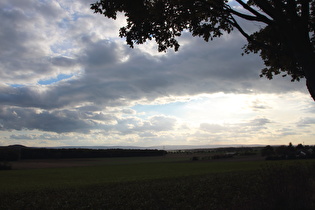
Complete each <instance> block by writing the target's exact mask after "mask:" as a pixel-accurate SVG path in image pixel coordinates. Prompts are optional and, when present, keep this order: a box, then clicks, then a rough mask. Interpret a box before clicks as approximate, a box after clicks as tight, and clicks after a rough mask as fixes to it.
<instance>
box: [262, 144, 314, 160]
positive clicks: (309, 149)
mask: <svg viewBox="0 0 315 210" xmlns="http://www.w3.org/2000/svg"><path fill="white" fill-rule="evenodd" d="M261 155H262V156H264V157H266V160H284V159H309V158H315V146H309V145H302V144H298V145H297V146H293V145H292V143H289V145H288V146H285V145H282V146H270V145H268V146H266V147H264V148H263V149H262V150H261Z"/></svg>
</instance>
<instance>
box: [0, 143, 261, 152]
mask: <svg viewBox="0 0 315 210" xmlns="http://www.w3.org/2000/svg"><path fill="white" fill-rule="evenodd" d="M264 146H266V145H263V144H248V145H247V144H215V145H161V146H149V147H140V146H59V147H27V146H24V145H20V144H15V145H9V146H7V147H9V148H15V149H22V148H49V149H76V148H77V149H80V148H82V149H138V150H146V149H148V150H151V149H157V150H166V151H171V150H192V149H194V150H195V149H215V148H227V147H264ZM1 147H5V146H1Z"/></svg>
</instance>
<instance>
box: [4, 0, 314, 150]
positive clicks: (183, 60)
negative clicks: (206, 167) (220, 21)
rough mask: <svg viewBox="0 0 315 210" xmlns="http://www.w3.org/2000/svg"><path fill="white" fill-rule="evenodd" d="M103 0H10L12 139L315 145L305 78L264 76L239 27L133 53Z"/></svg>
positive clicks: (7, 104) (7, 53)
mask: <svg viewBox="0 0 315 210" xmlns="http://www.w3.org/2000/svg"><path fill="white" fill-rule="evenodd" d="M94 2H95V0H75V1H74V0H23V1H21V0H0V20H1V21H0V28H1V30H0V46H1V50H0V77H1V83H0V145H11V144H23V145H27V146H39V147H42V146H83V145H93V146H94V145H104V146H105V145H128V146H156V145H217V144H241V145H246V144H288V143H289V142H292V143H293V144H298V143H304V144H314V136H315V103H314V101H313V100H312V99H311V97H310V96H309V94H308V92H307V90H306V87H305V81H304V80H302V81H301V82H295V83H291V82H290V80H289V78H282V77H281V76H280V77H277V78H275V79H274V80H267V79H265V78H260V77H259V74H260V69H262V68H263V64H262V61H261V60H260V58H259V56H258V55H245V56H242V55H241V54H242V49H241V48H242V47H243V45H244V44H245V43H246V42H245V40H244V38H243V37H242V36H240V35H239V34H238V33H237V32H235V33H231V34H229V35H224V36H223V37H222V38H220V39H217V40H214V41H212V42H209V43H206V42H204V41H203V40H202V39H200V38H196V37H195V38H193V37H192V36H191V35H190V34H189V33H184V34H183V35H182V36H181V37H180V39H179V42H180V44H181V47H180V50H179V52H176V53H175V52H174V51H173V50H169V51H168V52H167V53H158V52H157V48H156V45H155V43H153V42H149V43H146V44H144V45H141V46H136V47H135V48H134V49H130V48H129V47H128V46H127V45H126V44H125V40H124V39H121V38H119V36H118V30H119V28H120V27H121V26H123V25H124V17H123V16H122V15H120V16H119V18H118V19H117V20H116V21H113V20H109V19H105V18H103V17H102V16H101V15H99V14H93V11H92V10H90V9H89V7H90V4H91V3H94ZM244 27H245V28H246V29H248V30H253V29H255V28H257V27H259V26H258V25H257V24H255V23H249V24H245V25H244Z"/></svg>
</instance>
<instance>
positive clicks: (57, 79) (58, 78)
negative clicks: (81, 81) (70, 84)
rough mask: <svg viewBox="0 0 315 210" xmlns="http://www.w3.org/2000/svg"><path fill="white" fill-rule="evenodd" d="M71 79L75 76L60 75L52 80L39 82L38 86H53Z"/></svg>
mask: <svg viewBox="0 0 315 210" xmlns="http://www.w3.org/2000/svg"><path fill="white" fill-rule="evenodd" d="M71 77H73V74H59V75H58V76H57V77H55V78H50V79H47V80H39V81H38V84H40V85H51V84H53V83H56V82H59V81H61V80H64V79H69V78H71Z"/></svg>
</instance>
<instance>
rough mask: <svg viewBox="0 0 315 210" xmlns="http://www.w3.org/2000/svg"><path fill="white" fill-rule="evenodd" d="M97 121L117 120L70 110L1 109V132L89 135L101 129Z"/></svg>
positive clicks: (102, 115) (107, 116) (106, 116)
mask: <svg viewBox="0 0 315 210" xmlns="http://www.w3.org/2000/svg"><path fill="white" fill-rule="evenodd" d="M96 120H102V121H103V122H106V121H108V122H109V121H112V120H115V117H113V116H111V117H110V116H109V115H104V114H101V113H100V114H95V113H82V112H78V111H75V110H74V111H70V110H57V111H51V112H48V111H38V110H34V109H25V108H24V109H21V108H8V107H1V108H0V130H3V131H5V130H23V129H28V130H42V131H52V132H56V133H64V132H78V133H89V131H90V130H91V129H95V128H101V125H100V124H99V123H97V122H96Z"/></svg>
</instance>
